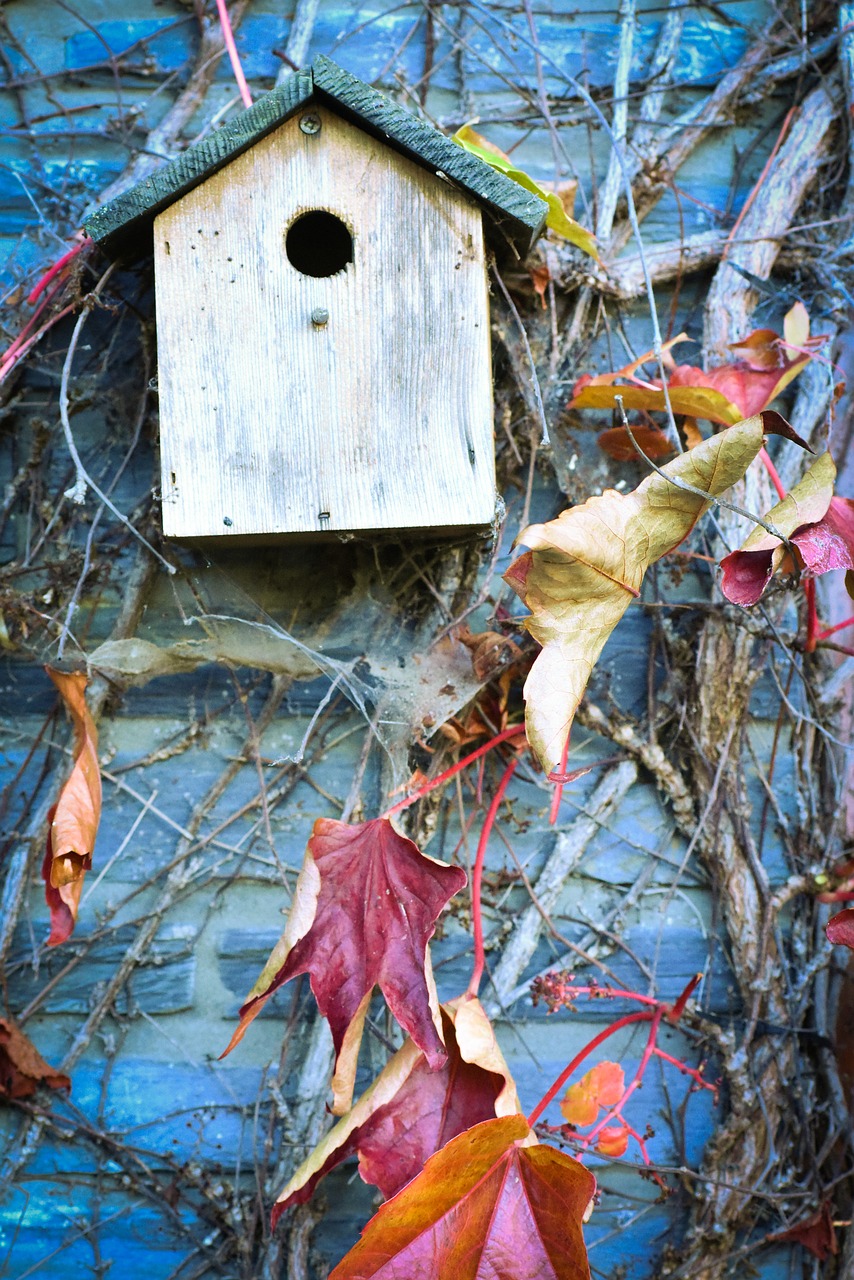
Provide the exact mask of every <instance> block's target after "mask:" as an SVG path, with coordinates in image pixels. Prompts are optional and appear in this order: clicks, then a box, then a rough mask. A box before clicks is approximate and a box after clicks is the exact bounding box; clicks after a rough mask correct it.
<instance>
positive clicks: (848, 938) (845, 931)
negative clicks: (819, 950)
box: [825, 907, 854, 951]
mask: <svg viewBox="0 0 854 1280" xmlns="http://www.w3.org/2000/svg"><path fill="white" fill-rule="evenodd" d="M825 933H826V934H827V936H828V938H829V939H830V941H831V942H832V943H833V944H834V946H837V947H850V948H851V950H852V951H854V907H848V908H847V910H845V911H840V912H839V914H838V915H835V916H832V917H831V918H830V920H828V922H827V924H826V925H825Z"/></svg>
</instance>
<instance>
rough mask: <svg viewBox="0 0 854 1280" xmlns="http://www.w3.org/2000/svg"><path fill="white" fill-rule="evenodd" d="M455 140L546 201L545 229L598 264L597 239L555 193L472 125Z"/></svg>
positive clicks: (464, 126) (460, 132)
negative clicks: (576, 219) (517, 166)
mask: <svg viewBox="0 0 854 1280" xmlns="http://www.w3.org/2000/svg"><path fill="white" fill-rule="evenodd" d="M453 140H454V142H457V143H459V145H460V146H461V147H462V148H463V149H464V150H465V151H470V152H471V154H472V155H473V156H477V157H478V158H479V159H480V160H483V161H485V162H486V164H488V165H490V166H491V167H492V168H493V169H497V170H498V171H499V173H503V174H506V176H507V177H508V178H510V179H511V180H512V181H513V182H516V183H518V184H519V186H520V187H524V188H525V190H526V191H532V192H533V193H534V195H536V196H539V197H540V199H541V200H545V202H546V204H547V205H548V206H549V212H548V214H547V216H546V226H547V227H549V228H550V229H551V230H552V231H554V232H556V233H557V234H558V235H559V236H563V238H564V239H565V240H569V242H570V244H574V245H575V247H576V248H577V249H581V250H582V252H583V253H586V254H589V256H590V257H591V258H595V259H596V261H597V262H598V261H599V253H598V251H597V248H596V237H595V236H594V235H593V233H592V232H590V231H586V230H585V229H584V227H582V226H581V224H580V223H578V222H576V221H575V219H574V218H570V217H569V215H568V214H567V212H566V210H565V209H564V207H563V205H562V204H561V202H560V197H559V196H558V195H557V194H556V193H555V192H554V191H547V190H546V189H545V187H541V186H540V184H539V182H536V181H535V180H534V179H533V178H532V177H531V175H530V174H528V173H525V171H524V169H517V168H516V166H515V165H514V163H513V161H512V160H511V159H510V157H509V156H506V155H505V154H504V152H503V151H499V149H498V147H495V146H493V145H492V143H491V142H488V141H487V140H486V138H482V137H481V136H480V134H479V133H475V131H474V129H472V127H471V125H468V124H464V125H463V127H462V128H461V129H458V130H457V132H456V133H455V134H454V135H453Z"/></svg>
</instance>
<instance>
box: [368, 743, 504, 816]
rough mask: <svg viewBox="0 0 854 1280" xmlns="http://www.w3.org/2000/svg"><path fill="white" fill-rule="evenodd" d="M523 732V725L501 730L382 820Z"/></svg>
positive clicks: (387, 811) (394, 805)
mask: <svg viewBox="0 0 854 1280" xmlns="http://www.w3.org/2000/svg"><path fill="white" fill-rule="evenodd" d="M524 732H525V726H524V725H523V724H513V725H511V726H510V728H509V729H504V730H502V732H501V733H497V734H496V735H495V737H494V738H490V739H489V742H487V743H485V744H484V745H483V746H482V747H478V749H477V751H472V753H471V754H470V755H467V756H463V758H462V760H458V761H457V763H456V764H452V765H451V767H450V768H449V769H445V770H444V772H442V773H440V774H437V775H436V777H435V778H431V779H430V781H429V782H425V783H423V784H422V785H421V786H420V787H419V788H418V789H417V790H416V791H413V793H412V795H411V796H407V797H406V798H405V799H404V800H398V802H397V804H393V805H392V806H391V808H390V809H386V811H385V813H384V814H383V815H382V816H383V817H384V818H390V817H392V815H393V814H395V813H400V811H401V810H402V809H408V808H409V806H410V805H411V804H415V802H416V800H422V799H423V798H424V796H429V794H430V792H431V791H435V790H436V788H437V787H441V786H442V785H443V784H444V783H446V782H448V781H449V779H450V778H453V777H455V776H456V775H457V774H458V773H461V772H462V771H463V769H467V768H468V766H469V765H470V764H473V763H474V761H475V760H479V759H480V758H481V756H485V755H486V753H487V752H488V751H492V749H493V747H498V746H500V745H501V743H502V742H507V741H508V740H509V739H510V738H518V737H519V736H520V735H521V734H523V733H524Z"/></svg>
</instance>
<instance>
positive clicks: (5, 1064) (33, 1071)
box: [0, 1018, 71, 1098]
mask: <svg viewBox="0 0 854 1280" xmlns="http://www.w3.org/2000/svg"><path fill="white" fill-rule="evenodd" d="M39 1085H47V1087H48V1088H49V1089H70V1088H71V1081H70V1080H69V1078H68V1076H67V1075H64V1074H63V1073H62V1072H61V1071H54V1069H53V1067H52V1066H50V1064H49V1063H47V1062H45V1060H44V1058H43V1057H42V1056H41V1054H40V1053H39V1051H38V1050H37V1049H36V1047H35V1045H33V1043H32V1041H31V1040H29V1039H28V1038H27V1036H25V1035H24V1033H23V1031H21V1030H20V1028H19V1027H17V1026H16V1025H15V1023H14V1022H10V1021H9V1020H8V1019H7V1018H0V1097H2V1098H29V1097H31V1096H32V1095H33V1094H34V1093H35V1091H36V1089H37V1088H38V1087H39Z"/></svg>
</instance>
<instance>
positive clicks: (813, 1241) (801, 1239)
mask: <svg viewBox="0 0 854 1280" xmlns="http://www.w3.org/2000/svg"><path fill="white" fill-rule="evenodd" d="M770 1239H771V1240H794V1241H795V1242H796V1243H797V1244H802V1245H803V1246H804V1248H805V1249H809V1251H810V1253H812V1254H814V1255H815V1257H816V1258H818V1259H819V1261H820V1262H827V1260H828V1258H831V1257H832V1256H833V1255H834V1254H835V1253H837V1252H838V1249H839V1246H838V1244H837V1242H836V1231H835V1229H834V1226H833V1213H832V1210H831V1207H830V1203H829V1202H828V1201H825V1203H824V1204H823V1205H822V1206H821V1208H820V1209H818V1210H816V1212H815V1213H813V1214H811V1215H810V1217H809V1218H804V1220H803V1221H802V1222H798V1223H796V1224H795V1226H793V1227H787V1228H786V1230H785V1231H776V1232H775V1233H774V1235H773V1236H771V1237H770Z"/></svg>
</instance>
